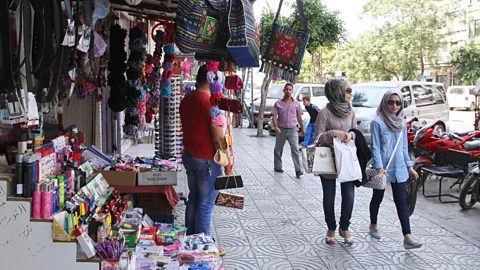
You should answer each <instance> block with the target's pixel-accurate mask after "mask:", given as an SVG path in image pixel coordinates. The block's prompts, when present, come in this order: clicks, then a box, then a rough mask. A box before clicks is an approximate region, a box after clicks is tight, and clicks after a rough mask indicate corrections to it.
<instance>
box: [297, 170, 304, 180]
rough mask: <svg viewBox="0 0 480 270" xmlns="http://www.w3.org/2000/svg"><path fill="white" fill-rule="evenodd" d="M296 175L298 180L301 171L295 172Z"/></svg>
mask: <svg viewBox="0 0 480 270" xmlns="http://www.w3.org/2000/svg"><path fill="white" fill-rule="evenodd" d="M295 173H296V174H297V178H300V177H301V176H302V175H303V172H302V171H298V172H295Z"/></svg>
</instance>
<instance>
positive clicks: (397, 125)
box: [377, 89, 405, 132]
mask: <svg viewBox="0 0 480 270" xmlns="http://www.w3.org/2000/svg"><path fill="white" fill-rule="evenodd" d="M394 94H396V95H398V96H399V97H400V101H401V102H402V107H401V108H400V110H399V111H398V112H397V113H392V112H390V110H388V104H387V102H388V100H389V99H390V97H391V96H392V95H394ZM377 115H379V116H380V117H381V118H382V120H383V122H385V124H386V125H387V127H388V128H389V129H390V130H391V131H393V132H400V131H402V128H403V126H404V125H405V119H404V114H403V94H402V92H400V90H398V89H390V90H388V91H387V92H386V93H385V94H384V95H383V98H382V101H381V103H380V106H378V109H377Z"/></svg>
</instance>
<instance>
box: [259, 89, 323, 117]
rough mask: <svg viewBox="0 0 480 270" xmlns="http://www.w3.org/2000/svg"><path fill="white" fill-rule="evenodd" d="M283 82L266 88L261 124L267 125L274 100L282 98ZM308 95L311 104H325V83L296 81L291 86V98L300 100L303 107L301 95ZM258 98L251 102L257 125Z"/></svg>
mask: <svg viewBox="0 0 480 270" xmlns="http://www.w3.org/2000/svg"><path fill="white" fill-rule="evenodd" d="M284 87H285V84H274V85H271V86H270V88H269V89H268V94H267V100H266V103H265V113H264V116H263V125H264V126H265V125H267V123H268V122H269V121H270V118H271V117H272V108H273V105H274V104H275V102H276V101H277V100H279V99H282V98H283V88H284ZM304 96H309V97H310V98H311V102H312V104H315V105H317V106H318V107H320V109H321V108H323V107H325V106H326V105H327V103H328V100H327V98H326V97H325V85H323V84H312V83H297V84H295V85H294V86H293V96H292V97H293V98H294V99H296V100H298V101H300V103H301V104H302V108H303V103H302V97H304ZM260 102H261V100H260V99H257V100H256V101H254V102H253V123H254V125H255V126H257V121H258V113H259V110H260Z"/></svg>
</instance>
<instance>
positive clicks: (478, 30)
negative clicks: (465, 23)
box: [469, 20, 480, 38]
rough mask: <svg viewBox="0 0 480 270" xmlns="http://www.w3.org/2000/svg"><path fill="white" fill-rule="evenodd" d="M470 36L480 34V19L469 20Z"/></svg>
mask: <svg viewBox="0 0 480 270" xmlns="http://www.w3.org/2000/svg"><path fill="white" fill-rule="evenodd" d="M469 32H470V35H469V36H470V37H471V38H472V37H478V36H480V20H471V21H470V29H469Z"/></svg>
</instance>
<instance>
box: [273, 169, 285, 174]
mask: <svg viewBox="0 0 480 270" xmlns="http://www.w3.org/2000/svg"><path fill="white" fill-rule="evenodd" d="M273 170H274V171H275V172H278V173H283V170H281V169H280V170H277V169H273Z"/></svg>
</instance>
